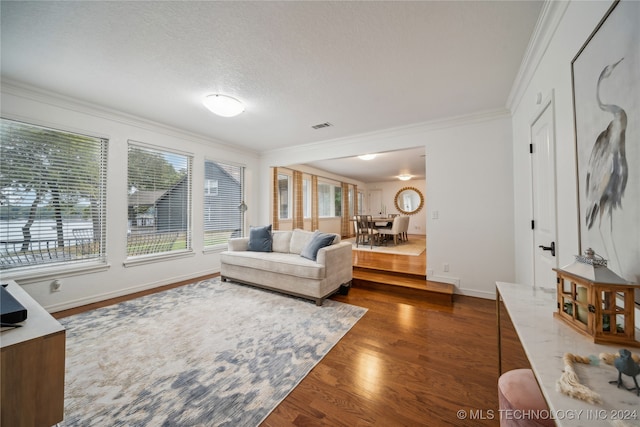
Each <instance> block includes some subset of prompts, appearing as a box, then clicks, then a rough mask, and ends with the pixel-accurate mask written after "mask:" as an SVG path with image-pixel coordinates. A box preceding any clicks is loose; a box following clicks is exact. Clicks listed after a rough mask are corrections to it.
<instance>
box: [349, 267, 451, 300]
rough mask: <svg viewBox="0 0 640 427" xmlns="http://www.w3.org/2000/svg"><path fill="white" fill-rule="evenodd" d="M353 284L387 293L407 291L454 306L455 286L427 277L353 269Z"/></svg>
mask: <svg viewBox="0 0 640 427" xmlns="http://www.w3.org/2000/svg"><path fill="white" fill-rule="evenodd" d="M353 283H354V285H356V286H366V287H369V288H376V289H381V290H386V291H391V288H392V287H393V291H394V292H395V291H398V290H406V291H409V292H410V293H412V294H416V292H417V294H418V295H425V296H427V297H428V298H429V300H430V301H433V302H436V303H441V304H445V305H452V304H453V295H454V286H453V285H451V284H449V283H441V282H433V281H430V280H426V279H425V276H419V275H412V274H403V273H392V272H386V273H385V272H383V271H380V270H371V269H364V268H354V269H353Z"/></svg>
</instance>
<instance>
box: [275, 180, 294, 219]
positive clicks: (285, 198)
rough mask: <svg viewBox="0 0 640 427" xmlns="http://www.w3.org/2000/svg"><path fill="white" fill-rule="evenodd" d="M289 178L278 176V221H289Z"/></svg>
mask: <svg viewBox="0 0 640 427" xmlns="http://www.w3.org/2000/svg"><path fill="white" fill-rule="evenodd" d="M290 198H291V177H290V176H289V175H284V174H278V201H279V203H280V219H289V218H291V216H290V210H289V206H291V200H290Z"/></svg>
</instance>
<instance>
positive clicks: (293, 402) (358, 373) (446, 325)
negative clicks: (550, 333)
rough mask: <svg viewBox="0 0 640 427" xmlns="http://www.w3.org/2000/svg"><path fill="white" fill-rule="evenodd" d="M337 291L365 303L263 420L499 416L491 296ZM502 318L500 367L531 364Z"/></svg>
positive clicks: (357, 422)
mask: <svg viewBox="0 0 640 427" xmlns="http://www.w3.org/2000/svg"><path fill="white" fill-rule="evenodd" d="M334 299H336V300H338V301H342V302H346V303H349V304H354V305H358V306H361V307H366V308H368V309H369V311H368V312H367V314H365V316H364V317H363V318H362V319H361V320H360V321H359V322H358V323H357V324H356V325H355V326H354V327H353V328H352V329H351V331H349V332H348V333H347V335H346V336H345V337H344V338H343V339H342V340H341V341H340V342H339V343H338V344H337V345H336V346H335V347H334V348H333V349H332V350H331V351H330V352H329V354H328V355H327V356H325V358H324V359H323V360H322V361H321V362H320V363H319V364H318V365H317V366H316V367H315V368H314V369H313V370H312V371H311V372H310V373H309V375H308V376H307V377H306V378H305V379H304V380H303V381H302V382H301V383H300V384H299V385H298V387H296V388H295V389H294V390H293V391H292V392H291V393H290V394H289V396H287V398H286V399H285V400H284V401H283V402H282V403H281V404H280V405H279V406H278V407H277V408H276V409H275V410H274V411H273V412H272V413H271V415H269V417H268V418H267V419H266V420H265V421H264V422H263V423H262V426H264V427H266V426H273V427H282V426H368V425H379V426H452V425H453V426H498V425H499V420H498V411H497V410H498V395H497V379H498V371H497V369H498V368H497V363H498V361H497V357H498V356H497V354H498V353H497V342H496V313H495V302H494V301H489V300H482V299H477V298H472V297H464V296H457V297H456V300H455V302H454V305H453V307H442V306H440V305H433V304H430V303H427V302H424V301H421V300H419V299H417V298H415V297H413V298H411V297H407V296H404V295H402V296H393V295H390V294H389V293H386V292H385V293H380V292H377V291H375V290H369V289H364V288H357V287H356V288H353V289H351V291H350V293H349V295H348V296H337V297H334ZM502 313H503V315H504V313H505V312H504V311H503V312H502ZM503 319H504V317H503ZM502 327H503V329H502V334H503V335H502V341H503V370H504V371H506V370H510V369H515V368H520V367H528V366H529V365H528V362H527V359H526V356H525V355H524V351H523V350H522V347H521V346H520V344H519V342H518V340H517V337H516V336H515V333H514V332H513V329H512V327H511V325H510V321H509V320H508V319H504V320H503V325H502ZM459 410H463V411H466V414H470V412H469V411H475V412H474V414H476V418H480V417H481V416H480V415H478V414H484V418H485V419H473V420H471V419H460V418H458V416H457V413H458V411H459ZM490 411H493V412H490ZM491 414H493V417H494V419H489V418H491Z"/></svg>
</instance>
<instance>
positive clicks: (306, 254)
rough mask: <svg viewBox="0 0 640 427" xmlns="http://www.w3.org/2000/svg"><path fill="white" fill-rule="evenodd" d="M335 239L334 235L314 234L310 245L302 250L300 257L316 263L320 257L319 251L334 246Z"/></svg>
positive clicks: (318, 232)
mask: <svg viewBox="0 0 640 427" xmlns="http://www.w3.org/2000/svg"><path fill="white" fill-rule="evenodd" d="M335 237H336V236H334V235H333V234H327V233H321V232H320V231H316V232H314V233H313V237H312V238H311V240H310V241H309V243H307V245H306V246H305V247H304V248H302V252H300V256H301V257H303V258H307V259H310V260H312V261H315V260H316V258H317V257H318V251H319V250H320V249H322V248H324V247H325V246H329V245H330V244H332V243H333V239H334V238H335Z"/></svg>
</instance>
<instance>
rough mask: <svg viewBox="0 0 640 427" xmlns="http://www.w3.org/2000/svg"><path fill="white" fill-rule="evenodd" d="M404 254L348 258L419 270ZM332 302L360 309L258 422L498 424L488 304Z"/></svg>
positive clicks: (365, 294) (387, 298)
mask: <svg viewBox="0 0 640 427" xmlns="http://www.w3.org/2000/svg"><path fill="white" fill-rule="evenodd" d="M355 252H356V251H354V253H355ZM405 258H410V259H402V257H401V256H399V255H386V254H375V253H370V252H360V253H357V260H356V255H354V265H365V264H369V265H374V264H375V265H378V266H385V267H384V268H388V269H394V268H397V269H399V270H400V271H407V270H408V271H413V270H412V269H413V268H417V269H420V271H422V272H425V268H426V267H425V266H424V262H425V261H424V260H425V259H426V257H423V256H420V257H405ZM420 263H422V265H420ZM189 282H192V281H189ZM181 284H184V283H181ZM176 285H180V284H176ZM174 286H175V285H174ZM170 287H173V286H170ZM129 298H131V296H130V297H128V298H127V297H122V298H120V299H119V300H124V299H129ZM332 299H335V300H337V301H342V302H345V303H348V304H353V305H358V306H361V307H366V308H367V309H368V312H367V313H366V314H365V316H364V317H363V318H362V319H361V320H360V321H359V322H358V323H357V324H356V325H355V326H354V327H353V328H352V329H351V330H350V331H349V332H348V333H347V334H346V335H345V337H344V338H343V339H342V340H341V341H340V342H338V344H336V346H335V347H334V348H333V349H332V350H331V351H330V352H329V353H328V354H327V356H325V357H324V359H322V361H320V363H319V364H318V365H316V366H315V367H314V369H313V370H312V371H311V372H310V373H309V375H307V377H306V378H304V379H303V380H302V382H301V383H300V384H299V385H298V386H297V387H296V388H295V389H294V390H293V391H292V392H291V393H290V394H289V395H288V396H287V397H286V398H285V399H284V400H283V401H282V402H281V403H280V405H279V406H278V407H277V408H276V409H275V410H274V411H273V412H272V413H271V414H270V415H269V416H268V417H267V418H266V419H265V420H264V422H263V423H262V424H261V426H263V427H285V426H350V427H351V426H385V427H393V426H470V427H471V426H498V425H499V419H498V412H497V409H498V395H497V379H498V360H497V358H498V351H497V335H496V313H495V302H494V301H490V300H484V299H479V298H472V297H466V296H458V295H457V296H455V297H454V304H453V306H451V307H447V306H442V305H437V304H433V303H430V302H428V301H427V300H426V298H425V297H424V296H423V295H422V294H420V293H419V292H417V293H411V292H397V291H394V290H393V288H392V287H389V289H376V288H369V287H357V285H356V287H353V288H352V289H351V291H350V292H349V295H346V296H342V295H336V296H334V297H332ZM114 302H119V301H113V300H112V301H110V302H103V303H100V304H96V305H93V306H91V307H84V308H78V309H73V310H68V311H66V312H59V313H56V314H55V317H63V316H66V315H71V314H74V313H77V312H80V311H84V310H87V309H91V308H96V307H97V306H99V305H107V304H110V303H114ZM501 327H502V348H503V360H502V364H503V371H507V370H510V369H515V368H521V367H528V366H529V365H528V362H527V359H526V356H525V354H524V351H523V350H522V346H521V345H520V343H519V341H518V339H517V337H516V335H515V332H514V330H513V327H512V325H511V322H510V320H509V319H508V315H507V314H506V311H505V310H503V311H502V326H501ZM458 411H465V414H466V415H467V418H466V419H461V418H459V417H458V415H457V414H458ZM470 411H474V412H473V417H474V418H475V419H470V418H469V416H470V414H471V412H470ZM491 411H493V412H491Z"/></svg>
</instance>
